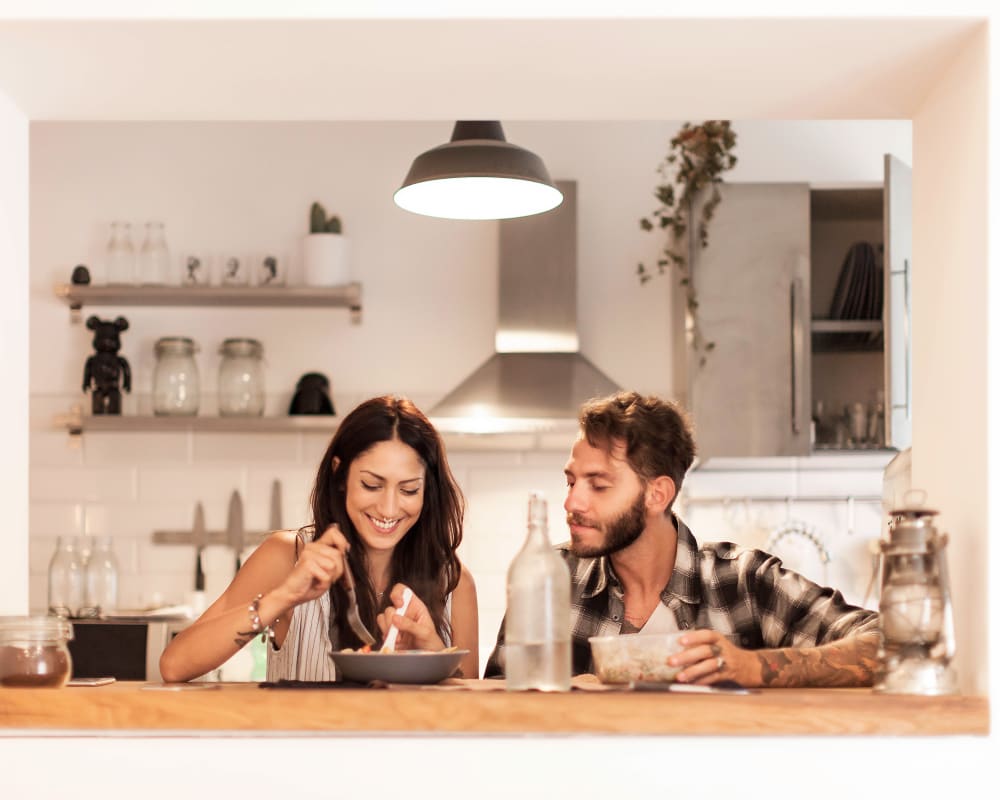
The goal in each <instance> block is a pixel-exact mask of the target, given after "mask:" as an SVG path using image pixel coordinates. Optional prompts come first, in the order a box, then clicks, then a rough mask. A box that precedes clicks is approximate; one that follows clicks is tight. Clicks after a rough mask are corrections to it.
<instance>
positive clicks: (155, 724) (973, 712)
mask: <svg viewBox="0 0 1000 800" xmlns="http://www.w3.org/2000/svg"><path fill="white" fill-rule="evenodd" d="M497 685H498V684H497V682H493V681H490V682H486V681H457V682H452V685H450V686H448V687H444V686H438V687H402V686H393V687H391V688H388V689H354V688H351V689H329V688H324V689H273V688H260V687H258V686H257V685H256V684H249V683H247V684H240V683H229V684H218V685H217V686H218V687H219V688H215V689H202V690H193V691H191V690H181V691H170V690H162V689H161V690H150V689H148V688H144V687H148V686H151V684H143V683H132V682H118V683H114V684H110V685H107V686H97V687H67V688H64V689H9V688H0V736H4V735H23V734H24V733H32V734H39V733H46V732H49V731H51V732H53V733H54V732H56V731H70V730H71V731H76V732H81V731H82V732H87V731H93V732H98V731H100V732H108V731H112V730H123V731H124V730H128V731H158V732H166V731H173V732H175V733H182V732H207V731H222V732H225V731H250V730H256V731H261V732H268V733H272V734H273V733H279V732H284V733H306V732H324V733H327V734H347V733H354V734H359V733H374V732H379V733H389V732H406V733H447V734H454V733H469V734H510V733H539V734H566V733H585V734H643V735H648V734H670V735H704V734H719V735H747V734H749V735H782V734H795V735H801V734H817V735H831V734H847V735H857V734H873V735H904V736H910V735H915V736H925V735H942V734H945V735H951V734H972V735H986V734H988V733H989V702H988V700H987V698H985V697H913V696H906V697H904V696H898V695H896V696H892V695H879V694H875V693H873V692H872V691H871V690H870V689H766V690H760V691H757V692H754V693H752V694H749V695H728V694H727V695H723V694H713V695H703V694H675V693H670V692H633V691H573V692H569V693H565V694H540V693H507V692H505V691H502V690H499V691H498V690H496V688H497ZM500 685H502V684H500Z"/></svg>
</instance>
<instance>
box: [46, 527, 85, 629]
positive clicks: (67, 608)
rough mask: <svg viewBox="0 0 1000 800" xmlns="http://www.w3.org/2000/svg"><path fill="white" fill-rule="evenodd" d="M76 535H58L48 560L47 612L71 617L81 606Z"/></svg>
mask: <svg viewBox="0 0 1000 800" xmlns="http://www.w3.org/2000/svg"><path fill="white" fill-rule="evenodd" d="M77 545H78V542H77V539H76V537H73V536H60V537H59V538H58V539H56V551H55V553H53V554H52V560H51V561H50V562H49V614H52V615H54V616H57V617H67V618H68V617H73V616H75V615H76V614H77V612H78V611H79V610H80V608H81V607H82V606H83V602H84V600H83V597H84V590H83V558H82V555H81V553H80V549H79V547H78V546H77Z"/></svg>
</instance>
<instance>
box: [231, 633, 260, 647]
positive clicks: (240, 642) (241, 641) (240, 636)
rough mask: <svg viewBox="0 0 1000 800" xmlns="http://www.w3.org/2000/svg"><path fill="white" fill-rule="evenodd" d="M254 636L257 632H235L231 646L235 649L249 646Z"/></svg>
mask: <svg viewBox="0 0 1000 800" xmlns="http://www.w3.org/2000/svg"><path fill="white" fill-rule="evenodd" d="M256 635H257V631H236V638H235V639H233V644H235V645H236V646H237V647H243V646H244V645H247V644H249V643H250V642H251V640H252V639H253V637H254V636H256Z"/></svg>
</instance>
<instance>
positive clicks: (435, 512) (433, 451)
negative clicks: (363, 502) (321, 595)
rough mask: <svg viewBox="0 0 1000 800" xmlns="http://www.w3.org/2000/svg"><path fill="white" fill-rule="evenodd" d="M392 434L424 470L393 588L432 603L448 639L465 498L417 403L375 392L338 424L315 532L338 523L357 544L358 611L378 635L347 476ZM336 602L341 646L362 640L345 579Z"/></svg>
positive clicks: (323, 469) (316, 506)
mask: <svg viewBox="0 0 1000 800" xmlns="http://www.w3.org/2000/svg"><path fill="white" fill-rule="evenodd" d="M393 439H397V440H399V441H400V442H402V443H403V444H406V445H409V446H410V447H412V448H413V449H414V450H415V451H416V453H417V455H418V456H419V457H420V460H421V462H423V465H424V467H425V469H426V475H425V477H424V500H423V507H422V509H421V511H420V516H419V517H418V518H417V521H416V522H415V523H414V524H413V527H411V528H410V530H409V531H407V533H406V535H405V536H404V537H403V538H402V539H401V540H400V542H399V544H398V545H396V549H395V550H394V551H393V553H392V561H391V562H390V565H389V586H390V587H391V586H393V585H394V584H395V583H397V582H403V583H405V584H406V585H407V586H409V587H410V588H411V589H413V591H414V592H415V593H416V594H417V596H418V597H419V598H420V599H421V600H423V601H424V603H425V604H426V606H427V610H428V611H429V612H430V614H431V617H432V618H433V620H434V626H435V628H436V629H437V632H438V635H440V636H441V638H442V639H443V640H446V641H447V640H448V639H450V636H451V626H450V625H449V623H448V620H447V619H446V617H445V602H446V598H447V597H448V595H449V594H450V593H451V592H453V591H454V590H455V587H456V586H457V585H458V579H459V574H460V572H461V564H460V563H459V560H458V556H457V555H456V554H455V550H456V549H457V548H458V545H459V543H460V542H461V541H462V517H463V514H464V510H465V501H464V499H463V497H462V493H461V491H460V490H459V488H458V485H457V484H456V483H455V479H454V477H453V476H452V474H451V470H450V469H449V468H448V461H447V459H446V458H445V453H444V445H443V444H442V442H441V437H440V435H438V432H437V431H436V430H435V429H434V426H433V425H431V423H430V420H428V419H427V417H426V416H424V414H423V412H421V411H420V409H418V408H417V407H416V406H415V405H413V403H412V402H410V401H409V400H407V399H406V398H404V397H394V396H391V395H386V396H384V397H375V398H372V399H371V400H366V401H365V402H364V403H362V404H361V405H359V406H358V407H357V408H355V409H354V410H353V411H352V412H351V413H350V414H348V415H347V416H346V417H345V418H344V421H343V422H341V423H340V426H339V427H338V428H337V432H336V433H335V434H334V436H333V439H332V440H331V442H330V446H329V447H328V448H327V450H326V453H325V454H324V455H323V460H322V462H321V463H320V465H319V472H318V473H317V474H316V485H315V487H314V488H313V492H312V498H311V503H312V513H313V525H314V527H315V530H314V532H313V538H314V539H315V538H317V537H318V536H321V535H322V534H323V531H325V530H326V529H327V528H328V527H329V526H330V525H332V524H334V523H336V524H337V526H338V527H339V528H340V531H341V533H343V534H344V537H345V538H346V539H347V541H348V542H350V543H351V550H350V553H349V554H348V559H347V560H348V563H349V565H350V568H351V572H352V574H353V575H354V580H355V583H356V584H357V596H358V611H359V612H360V614H361V619H362V620H363V621H364V623H365V625H366V626H367V627H368V629H369V630H370V631H371V632H372V634H374V635H375V636H378V635H379V630H378V626H377V625H376V624H375V616H376V614H377V612H378V611H380V610H381V609H377V607H376V600H375V587H374V586H373V585H372V581H371V578H370V577H369V575H368V569H367V566H368V565H367V554H366V552H365V548H364V546H363V545H362V540H361V537H360V536H359V535H358V532H357V530H356V529H355V527H354V524H353V523H352V522H351V520H350V517H349V516H348V514H347V505H346V497H347V476H348V471H349V470H350V468H351V464H352V462H353V461H354V459H356V458H357V457H358V456H360V455H361V454H362V453H365V452H367V451H368V450H370V449H371V448H372V447H373V446H375V445H376V444H378V443H379V442H387V441H390V440H393ZM334 461H336V466H335V465H334ZM330 600H331V602H332V607H333V608H334V609H336V614H335V615H331V620H330V627H331V634H332V633H334V630H335V631H336V633H337V639H336V641H337V642H338V643H339V646H340V647H345V646H349V643H351V642H357V641H358V639H357V637H356V636H355V635H354V633H353V632H352V631H351V629H350V627H349V626H348V625H347V621H346V619H345V615H344V609H345V607H346V603H347V594H346V592H345V591H344V589H343V586H342V585H341V584H340V582H339V581H338V582H337V583H334V584H333V585H332V586H331V587H330ZM358 644H360V642H358Z"/></svg>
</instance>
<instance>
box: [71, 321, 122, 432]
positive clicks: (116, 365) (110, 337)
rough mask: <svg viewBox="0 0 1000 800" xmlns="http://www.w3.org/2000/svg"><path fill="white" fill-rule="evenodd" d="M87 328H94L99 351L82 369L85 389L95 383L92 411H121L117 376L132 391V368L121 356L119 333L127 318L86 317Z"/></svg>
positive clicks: (98, 412) (112, 412)
mask: <svg viewBox="0 0 1000 800" xmlns="http://www.w3.org/2000/svg"><path fill="white" fill-rule="evenodd" d="M87 327H88V328H90V330H92V331H94V342H93V344H94V349H95V350H96V351H97V352H96V353H95V354H94V355H92V356H90V357H89V358H88V359H87V363H86V365H85V366H84V368H83V391H87V390H88V389H90V388H91V385H93V401H92V403H93V412H94V414H95V415H98V414H121V413H122V395H121V392H120V391H119V390H118V379H119V378H121V379H122V388H124V389H125V391H126V392H131V391H132V371H131V370H130V369H129V365H128V361H126V360H125V359H124V358H123V357H122V356H120V355H118V349H119V348H120V347H121V339H120V338H119V334H120V333H121V332H122V331H127V330H128V320H127V319H125V317H118V318H117V319H116V320H115V321H114V322H111V321H110V320H103V319H99V318H97V317H90V318H89V319H87Z"/></svg>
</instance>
